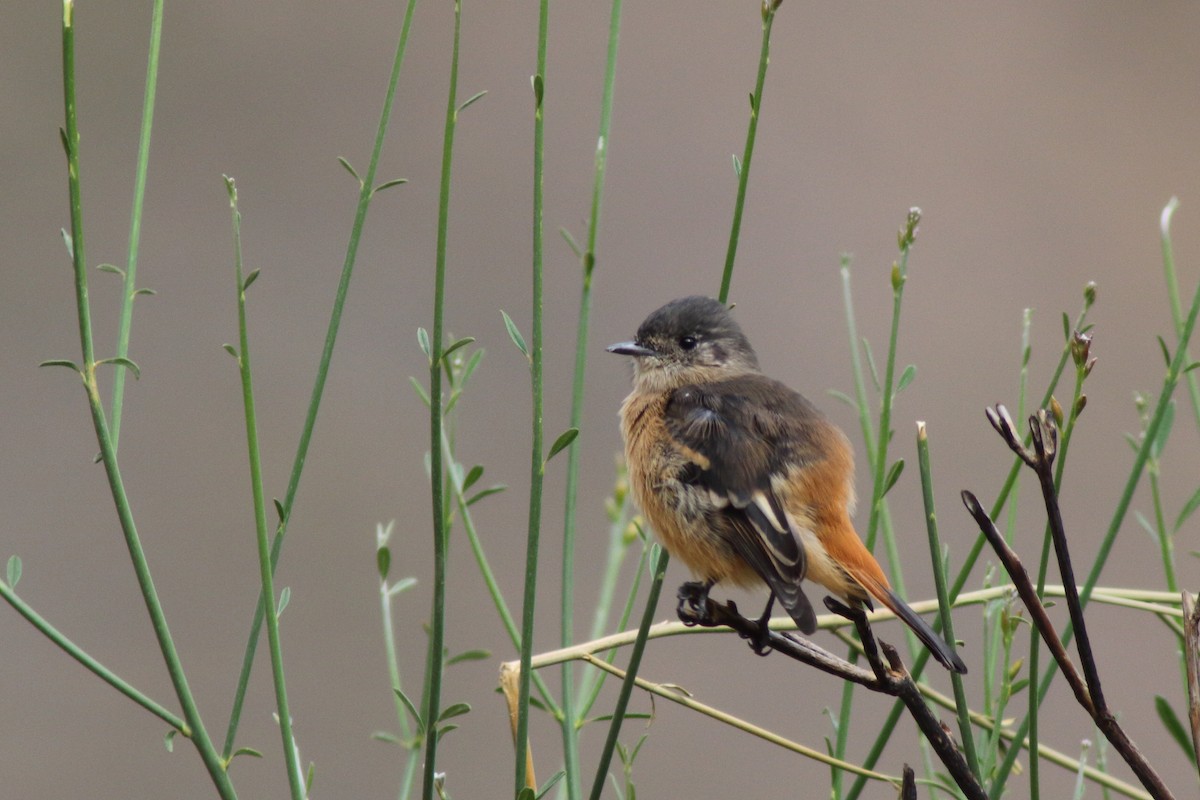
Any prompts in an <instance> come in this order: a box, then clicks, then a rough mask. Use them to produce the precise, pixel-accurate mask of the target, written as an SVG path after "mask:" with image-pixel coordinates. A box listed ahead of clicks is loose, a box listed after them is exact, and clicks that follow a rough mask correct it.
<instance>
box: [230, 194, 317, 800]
mask: <svg viewBox="0 0 1200 800" xmlns="http://www.w3.org/2000/svg"><path fill="white" fill-rule="evenodd" d="M225 188H226V189H227V190H228V192H229V208H230V212H231V215H232V218H233V265H234V275H235V278H236V280H237V310H238V357H237V358H238V367H239V370H240V372H241V377H242V405H243V407H244V409H245V415H246V449H247V451H248V454H249V460H250V489H251V492H252V494H253V497H254V533H255V541H256V543H257V545H258V570H259V581H260V588H261V592H262V596H263V597H265V598H266V600H267V603H266V618H267V647H268V649H269V650H270V653H271V680H272V683H273V685H274V687H275V708H276V711H278V713H279V733H280V735H281V737H282V738H283V760H284V763H285V764H286V765H287V776H288V786H289V788H290V789H291V793H292V800H304V797H305V791H304V778H303V774H302V772H303V771H302V770H301V769H300V764H299V761H298V759H297V757H296V740H295V738H294V737H293V735H292V714H291V711H290V710H289V708H288V696H287V681H286V680H285V678H284V672H283V646H282V644H281V642H280V638H279V613H278V611H277V609H276V604H275V580H274V575H273V570H272V569H271V546H270V543H269V541H268V538H267V504H266V496H265V494H264V492H263V480H262V455H261V452H260V450H259V445H258V414H257V412H256V411H255V406H254V380H253V372H252V370H251V366H250V334H249V330H248V328H247V326H246V280H245V277H244V276H243V274H242V215H241V212H240V211H238V196H237V187H236V186H235V185H234V182H233V178H230V177H228V176H226V178H225Z"/></svg>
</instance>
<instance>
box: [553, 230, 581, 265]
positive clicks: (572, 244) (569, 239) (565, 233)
mask: <svg viewBox="0 0 1200 800" xmlns="http://www.w3.org/2000/svg"><path fill="white" fill-rule="evenodd" d="M558 235H559V236H561V237H562V238H563V241H564V242H566V243H567V247H569V248H571V252H572V253H574V254H575V257H576V258H583V248H582V247H580V246H579V242H577V241H575V237H574V236H572V235H571V232H570V231H569V230H567V229H566V228H559V229H558Z"/></svg>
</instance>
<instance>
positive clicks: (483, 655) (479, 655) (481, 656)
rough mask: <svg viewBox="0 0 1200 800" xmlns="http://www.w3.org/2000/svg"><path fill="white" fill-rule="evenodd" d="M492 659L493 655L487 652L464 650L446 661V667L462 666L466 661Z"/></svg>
mask: <svg viewBox="0 0 1200 800" xmlns="http://www.w3.org/2000/svg"><path fill="white" fill-rule="evenodd" d="M491 657H492V654H491V653H490V652H489V651H487V650H464V651H463V652H461V653H459V654H458V655H456V656H450V658H448V659H446V666H450V665H451V664H461V663H462V662H464V661H486V660H488V659H489V658H491Z"/></svg>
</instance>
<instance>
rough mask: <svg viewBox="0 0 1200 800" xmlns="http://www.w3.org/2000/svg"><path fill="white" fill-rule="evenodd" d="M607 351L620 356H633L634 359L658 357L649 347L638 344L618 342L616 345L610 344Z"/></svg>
mask: <svg viewBox="0 0 1200 800" xmlns="http://www.w3.org/2000/svg"><path fill="white" fill-rule="evenodd" d="M605 349H606V350H608V352H610V353H616V354H617V355H619V356H633V357H634V358H644V357H645V356H655V355H658V353H657V352H655V351H654V350H651V349H650V348H649V347H642V346H641V345H640V344H638V343H637V342H617V343H616V344H610V345H609V346H608V347H607V348H605Z"/></svg>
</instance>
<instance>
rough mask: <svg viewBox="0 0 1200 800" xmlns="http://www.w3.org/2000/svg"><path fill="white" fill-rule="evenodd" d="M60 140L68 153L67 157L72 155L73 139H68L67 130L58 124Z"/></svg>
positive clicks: (64, 150)
mask: <svg viewBox="0 0 1200 800" xmlns="http://www.w3.org/2000/svg"><path fill="white" fill-rule="evenodd" d="M58 140H59V141H60V142H62V147H63V152H64V153H66V154H67V158H70V157H71V141H70V140H69V139H67V130H66V128H64V127H63V126H61V125H59V126H58Z"/></svg>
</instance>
